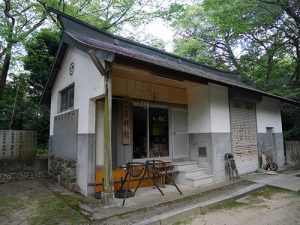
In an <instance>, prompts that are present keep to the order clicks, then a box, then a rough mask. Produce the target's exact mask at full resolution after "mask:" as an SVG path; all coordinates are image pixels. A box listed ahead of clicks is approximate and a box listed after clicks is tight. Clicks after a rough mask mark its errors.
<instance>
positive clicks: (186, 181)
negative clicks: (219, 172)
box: [176, 175, 214, 187]
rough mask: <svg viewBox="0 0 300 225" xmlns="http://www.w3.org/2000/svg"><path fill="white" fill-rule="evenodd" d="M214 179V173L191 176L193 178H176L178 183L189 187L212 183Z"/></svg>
mask: <svg viewBox="0 0 300 225" xmlns="http://www.w3.org/2000/svg"><path fill="white" fill-rule="evenodd" d="M213 181H214V179H213V175H205V176H201V177H191V178H186V177H184V178H183V177H178V179H176V182H177V183H179V184H182V185H185V186H189V187H199V186H202V185H206V184H210V183H212V182H213Z"/></svg>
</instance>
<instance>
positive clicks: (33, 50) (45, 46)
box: [23, 29, 60, 145]
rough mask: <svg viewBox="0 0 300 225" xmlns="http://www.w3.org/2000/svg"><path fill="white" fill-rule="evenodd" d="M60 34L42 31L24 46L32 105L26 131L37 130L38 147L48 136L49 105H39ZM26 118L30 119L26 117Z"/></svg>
mask: <svg viewBox="0 0 300 225" xmlns="http://www.w3.org/2000/svg"><path fill="white" fill-rule="evenodd" d="M59 37H60V33H59V32H58V31H56V30H51V29H42V30H40V31H39V32H38V33H36V34H34V35H33V36H32V37H31V38H30V39H29V40H28V42H27V43H26V44H25V50H26V53H27V55H26V56H25V57H24V58H23V63H24V69H26V70H27V71H28V73H29V75H28V76H27V84H28V89H27V93H28V99H27V100H28V102H30V104H31V105H32V109H33V111H32V115H31V117H32V119H31V120H28V122H25V124H24V126H26V128H27V129H31V130H38V131H39V132H38V134H37V139H38V144H39V145H46V144H47V141H48V134H49V116H50V109H49V105H44V104H42V105H39V102H40V99H41V97H42V93H43V90H44V88H45V86H46V83H47V79H48V74H49V71H50V70H51V66H52V63H53V61H54V58H55V55H56V51H57V49H58V46H59ZM28 117H30V116H29V115H28Z"/></svg>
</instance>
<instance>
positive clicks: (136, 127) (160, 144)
mask: <svg viewBox="0 0 300 225" xmlns="http://www.w3.org/2000/svg"><path fill="white" fill-rule="evenodd" d="M167 156H169V121H168V109H166V108H156V107H147V108H144V107H141V106H133V158H134V159H141V158H156V157H167Z"/></svg>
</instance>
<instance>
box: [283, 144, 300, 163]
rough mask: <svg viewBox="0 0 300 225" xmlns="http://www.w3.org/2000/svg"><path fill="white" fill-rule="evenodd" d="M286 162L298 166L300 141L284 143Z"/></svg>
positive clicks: (299, 161)
mask: <svg viewBox="0 0 300 225" xmlns="http://www.w3.org/2000/svg"><path fill="white" fill-rule="evenodd" d="M285 151H286V161H287V162H291V163H296V164H298V165H300V141H286V142H285Z"/></svg>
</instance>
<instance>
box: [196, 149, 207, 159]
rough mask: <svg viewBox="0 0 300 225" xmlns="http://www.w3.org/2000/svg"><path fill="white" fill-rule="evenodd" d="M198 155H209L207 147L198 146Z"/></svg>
mask: <svg viewBox="0 0 300 225" xmlns="http://www.w3.org/2000/svg"><path fill="white" fill-rule="evenodd" d="M198 156H199V157H207V154H206V147H199V148H198Z"/></svg>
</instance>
